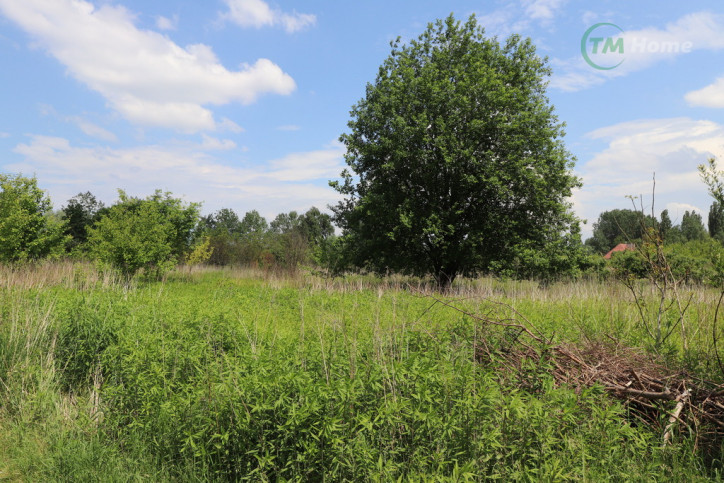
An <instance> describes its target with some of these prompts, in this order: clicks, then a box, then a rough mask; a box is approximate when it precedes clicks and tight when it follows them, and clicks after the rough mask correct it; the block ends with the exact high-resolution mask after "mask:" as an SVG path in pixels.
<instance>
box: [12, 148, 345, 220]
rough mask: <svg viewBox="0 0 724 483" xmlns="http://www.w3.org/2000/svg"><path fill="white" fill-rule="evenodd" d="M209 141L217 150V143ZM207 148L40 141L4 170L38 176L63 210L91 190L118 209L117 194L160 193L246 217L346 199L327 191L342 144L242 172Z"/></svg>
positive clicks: (337, 170)
mask: <svg viewBox="0 0 724 483" xmlns="http://www.w3.org/2000/svg"><path fill="white" fill-rule="evenodd" d="M205 141H206V139H205ZM209 141H210V144H213V143H214V141H213V140H212V138H209ZM216 141H218V142H219V143H220V144H221V145H223V144H224V141H219V140H216ZM205 149H208V146H203V145H196V146H194V145H188V144H183V145H175V146H170V147H169V146H142V147H133V148H121V149H111V148H108V147H77V146H73V145H71V143H70V142H69V141H68V140H66V139H63V138H57V137H48V136H33V137H32V138H31V140H30V142H28V143H23V144H19V145H18V146H16V147H15V149H14V151H15V152H16V153H18V154H20V155H21V156H22V157H23V161H22V162H20V163H16V164H11V165H5V166H2V168H3V169H5V170H8V171H11V172H25V173H33V172H34V173H38V174H39V182H40V184H41V185H42V186H43V187H44V188H46V189H48V191H49V192H50V194H51V198H52V199H53V201H54V203H55V204H56V206H58V205H60V204H62V203H63V201H64V200H67V199H69V198H70V197H72V196H74V195H75V194H76V193H78V192H80V191H87V190H90V191H91V192H93V194H95V195H96V196H98V197H99V198H100V199H102V200H104V201H106V202H110V201H113V200H114V199H115V195H116V189H117V188H122V189H125V190H127V191H128V192H129V194H132V195H138V196H145V195H148V194H150V193H152V192H153V190H155V189H157V188H160V189H164V190H170V191H172V192H173V193H174V194H176V195H177V196H180V195H185V196H186V198H187V199H189V200H190V201H204V211H205V212H211V211H214V210H217V209H219V208H222V207H231V208H234V209H237V210H239V211H241V212H243V211H246V210H251V209H257V210H259V211H260V212H261V213H262V214H263V215H264V216H275V215H276V214H278V213H280V212H286V211H290V210H298V211H303V210H306V209H308V208H309V207H311V206H317V207H318V208H320V209H322V208H324V207H326V206H327V205H328V204H330V203H335V202H336V201H337V200H339V199H340V197H339V195H338V194H337V193H336V192H334V190H332V189H331V188H329V187H328V186H327V180H328V179H331V178H337V177H338V176H339V173H340V172H341V170H342V168H343V166H344V162H343V154H344V147H343V146H342V145H340V144H339V143H334V144H331V145H329V146H326V147H324V148H323V149H320V150H316V151H310V152H302V153H292V154H289V155H287V156H284V157H282V158H280V159H277V160H273V161H270V162H268V163H264V164H263V165H246V166H242V167H236V166H229V165H227V164H222V163H220V162H219V161H217V160H216V159H215V158H214V157H213V156H211V155H210V154H209V153H208V152H205V151H204V150H205Z"/></svg>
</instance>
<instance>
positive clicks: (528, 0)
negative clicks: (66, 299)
mask: <svg viewBox="0 0 724 483" xmlns="http://www.w3.org/2000/svg"><path fill="white" fill-rule="evenodd" d="M451 13H453V14H454V15H455V17H456V18H458V19H460V20H466V19H467V18H468V17H469V16H470V15H472V14H475V15H476V16H477V18H478V22H479V23H480V25H482V26H483V27H484V28H485V31H486V34H487V35H488V36H490V37H492V36H497V37H498V39H499V40H500V41H504V39H506V38H507V37H508V36H509V35H511V34H513V33H518V34H521V35H523V36H525V37H530V38H531V39H532V40H533V43H534V44H535V45H536V47H537V52H538V54H539V55H540V56H541V57H547V58H548V62H549V65H550V67H551V68H552V69H553V74H552V76H551V77H550V78H549V84H548V90H547V96H548V98H549V100H550V102H551V104H552V105H553V106H555V112H556V115H557V116H558V119H559V120H560V121H562V122H564V123H565V124H566V128H565V131H566V136H565V138H564V142H565V145H566V147H567V149H568V150H569V151H570V153H571V154H572V156H574V157H575V160H576V161H575V168H574V172H575V174H576V175H577V176H579V177H580V178H581V180H582V182H583V186H582V188H581V189H578V190H576V191H575V192H574V194H573V196H572V197H571V200H570V201H571V202H572V204H573V208H574V211H575V213H576V214H577V215H578V216H579V217H580V218H581V219H582V220H586V221H587V223H586V224H584V225H582V229H583V236H584V238H587V237H588V236H590V235H591V231H592V225H593V223H594V222H595V221H596V220H597V218H598V215H599V214H600V213H601V212H602V211H605V210H611V209H615V208H631V207H632V202H631V200H630V199H629V198H627V196H633V197H634V198H636V199H637V200H638V201H637V205H639V204H640V205H643V207H644V209H645V210H646V211H647V213H648V212H651V210H652V209H653V211H654V213H655V214H657V215H658V214H659V213H660V212H661V210H663V209H668V210H669V213H670V216H671V218H672V220H673V221H674V223H675V224H676V223H677V221H680V220H681V217H682V215H683V214H684V212H685V211H686V210H696V211H698V212H700V213H701V214H702V215H703V217H704V219H705V220H706V214H707V213H708V210H709V206H710V205H711V198H710V197H709V195H708V194H707V190H706V187H705V186H704V184H703V183H702V182H701V180H700V178H699V175H698V173H697V165H699V164H702V163H705V162H706V161H707V159H708V158H710V157H712V156H714V157H718V158H720V159H722V158H724V5H722V4H721V2H720V1H714V0H700V1H697V2H692V3H688V2H673V1H649V0H638V1H636V2H621V1H607V0H601V1H598V2H590V1H580V0H579V1H575V0H518V1H483V0H477V1H466V0H450V1H446V2H440V1H414V2H412V1H407V0H398V1H395V2H389V1H385V2H381V1H378V0H368V1H366V2H346V1H342V2H340V1H336V2H333V1H329V0H326V1H323V0H309V1H296V2H295V1H291V0H278V1H273V0H269V1H267V0H206V1H203V2H200V1H197V0H156V1H154V2H148V1H142V0H22V1H19V0H0V62H2V68H1V69H0V86H2V89H0V106H2V108H1V109H0V172H4V173H15V174H17V173H22V174H24V175H27V176H31V175H35V176H36V177H37V179H38V184H39V185H40V187H41V188H43V189H45V190H47V192H48V193H49V195H50V197H51V199H52V201H53V203H54V206H55V208H56V209H59V208H61V207H62V206H64V205H65V204H66V203H67V201H68V200H69V199H70V198H71V197H73V196H75V195H76V194H78V193H81V192H86V191H90V192H92V193H93V194H94V195H95V196H96V197H97V198H98V199H100V200H102V201H104V202H105V203H106V204H111V203H113V202H114V201H115V200H116V199H117V190H118V189H123V190H124V191H126V192H127V193H128V194H129V195H132V196H141V197H145V196H147V195H149V194H152V193H153V192H154V190H156V189H162V190H164V191H171V192H172V193H173V194H174V195H176V196H179V197H183V199H184V200H185V201H187V202H202V203H203V205H202V212H203V213H207V214H208V213H212V212H214V211H216V210H218V209H220V208H232V209H234V210H235V211H236V212H237V213H238V214H239V215H240V216H241V215H243V213H245V212H246V211H249V210H253V209H256V210H258V211H259V212H260V213H261V214H262V215H264V216H265V217H267V218H268V219H272V218H273V217H274V216H276V215H277V214H278V213H281V212H288V211H291V210H296V211H299V212H304V211H306V210H307V209H309V208H310V207H311V206H317V207H318V208H320V209H323V210H325V209H326V207H327V206H328V205H330V204H335V203H336V202H337V201H338V200H339V194H337V193H336V192H335V191H334V190H333V189H331V188H330V187H329V186H328V181H329V180H331V179H338V177H339V174H340V172H341V171H342V169H343V168H344V167H345V163H344V158H343V156H344V146H343V145H342V144H341V143H340V142H339V136H340V135H341V134H342V133H344V132H348V127H347V122H348V121H349V119H350V109H351V107H352V106H353V105H354V104H355V103H356V102H358V101H359V100H360V99H361V98H362V97H363V96H364V93H365V86H366V84H367V83H369V82H374V80H375V76H376V74H377V70H378V68H379V66H380V64H381V63H382V62H383V61H384V60H385V58H386V57H387V56H388V55H389V54H390V42H391V41H392V40H394V39H396V38H397V37H400V38H401V39H402V40H403V41H406V40H411V39H415V38H417V37H418V36H419V35H420V34H421V33H422V32H423V31H424V30H425V28H426V26H427V24H428V23H429V22H434V21H435V20H436V19H439V18H445V17H447V16H448V15H450V14H451ZM722 163H724V161H722ZM654 178H655V198H654V197H653V196H652V191H653V188H654V183H653V180H654ZM652 203H653V206H652Z"/></svg>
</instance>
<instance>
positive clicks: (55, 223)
mask: <svg viewBox="0 0 724 483" xmlns="http://www.w3.org/2000/svg"><path fill="white" fill-rule="evenodd" d="M200 208H201V205H200V204H198V203H186V202H184V201H183V200H181V199H179V198H176V197H174V196H173V194H172V193H169V192H162V191H160V190H157V191H156V192H155V193H153V194H152V195H150V196H148V197H146V198H138V197H132V196H129V195H128V194H126V193H125V192H124V191H122V190H119V198H118V200H117V201H116V202H115V203H114V204H113V205H111V206H105V205H104V204H103V203H102V202H101V201H99V200H98V199H97V198H96V197H95V196H94V195H93V194H92V193H90V192H85V193H79V194H78V195H77V196H75V197H73V198H71V199H70V200H68V202H67V203H66V204H65V205H64V206H63V207H62V209H61V210H59V211H55V212H54V211H53V210H52V204H51V201H50V198H49V197H48V195H47V194H46V193H45V192H44V191H43V190H41V189H40V188H39V187H38V184H37V180H36V179H35V178H29V177H24V176H22V175H0V262H11V263H17V262H27V261H35V260H40V259H45V258H59V257H64V256H65V257H71V258H80V259H91V260H95V261H97V262H99V263H100V264H103V265H107V266H110V267H113V268H114V269H117V270H118V271H119V272H121V273H122V274H123V275H124V276H126V277H132V276H134V275H136V274H138V273H145V274H146V275H149V276H160V275H162V274H163V273H165V272H167V271H169V270H171V269H173V268H174V267H176V266H177V265H179V264H195V263H209V264H213V265H220V266H222V265H247V266H248V265H255V266H260V267H262V268H265V269H276V268H281V269H292V270H293V269H295V268H296V267H298V266H299V265H301V264H313V265H315V266H320V267H321V266H324V267H328V266H329V265H330V263H332V260H333V256H332V255H331V253H332V250H333V249H334V247H335V242H336V237H335V234H334V227H333V225H332V221H331V217H330V216H329V215H327V214H325V213H322V212H320V211H319V209H317V208H314V207H313V208H311V209H309V210H308V211H307V212H306V213H304V214H298V213H297V212H295V211H292V212H289V213H282V214H280V215H278V216H277V217H276V218H275V219H274V220H272V221H271V222H267V220H266V219H265V218H264V217H262V216H261V215H260V214H259V213H258V212H257V211H255V210H254V211H250V212H247V213H246V214H245V215H244V216H243V217H242V218H239V216H238V215H237V214H236V213H235V212H234V211H233V210H231V209H228V208H224V209H221V210H219V211H217V212H216V213H213V214H210V215H207V216H201V214H200Z"/></svg>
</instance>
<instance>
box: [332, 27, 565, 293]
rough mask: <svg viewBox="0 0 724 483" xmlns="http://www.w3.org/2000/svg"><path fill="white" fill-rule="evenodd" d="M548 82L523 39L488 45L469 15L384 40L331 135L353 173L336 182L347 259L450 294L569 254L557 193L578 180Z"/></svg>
mask: <svg viewBox="0 0 724 483" xmlns="http://www.w3.org/2000/svg"><path fill="white" fill-rule="evenodd" d="M550 74H551V70H550V68H549V67H548V66H547V62H546V60H545V59H541V58H540V57H539V56H537V55H536V51H535V47H534V46H533V44H532V42H531V41H530V39H522V38H521V37H519V36H518V35H513V36H511V37H510V38H508V40H507V41H506V42H504V43H503V44H501V43H499V42H498V41H497V39H495V38H492V39H491V38H486V37H485V35H484V29H483V28H482V27H479V26H478V24H477V21H476V19H475V17H474V16H471V17H470V19H469V20H468V21H467V22H466V23H464V24H461V23H460V22H458V21H456V20H455V18H454V17H453V16H452V15H451V16H450V17H448V18H447V19H445V20H438V21H437V22H436V23H435V24H430V25H428V27H427V29H426V30H425V32H424V33H423V34H422V35H421V36H420V37H419V38H418V39H417V40H413V41H411V42H409V43H408V44H405V45H401V42H400V40H399V39H398V40H397V41H396V42H393V43H392V52H391V54H390V56H389V57H388V58H387V59H386V60H385V61H384V63H383V64H382V66H381V67H380V68H379V73H378V75H377V78H376V80H375V82H374V84H368V85H367V89H366V95H365V97H364V98H363V99H361V100H360V101H359V102H358V103H357V104H356V105H355V106H353V108H352V111H351V117H352V119H351V121H350V122H349V123H348V126H349V128H350V132H349V133H348V134H343V135H342V136H341V138H340V140H341V141H342V142H343V143H344V145H345V146H346V148H347V153H346V156H345V160H346V163H347V165H348V166H349V170H345V171H344V172H343V173H342V178H343V179H342V181H341V182H337V181H333V182H331V184H332V186H333V187H334V188H336V189H337V191H339V192H340V193H342V194H343V195H345V199H344V200H343V201H341V202H340V203H339V204H338V205H337V206H336V207H335V209H334V212H335V221H336V222H337V224H338V225H339V226H340V227H341V228H342V229H343V231H344V235H345V240H346V245H347V247H349V249H350V256H351V257H352V260H353V262H354V263H355V264H356V265H358V266H363V267H367V268H370V269H373V270H377V271H385V270H387V269H394V270H399V271H403V272H408V273H414V274H432V275H433V276H434V277H435V279H436V281H437V282H438V284H439V285H440V286H441V287H442V288H445V287H447V285H448V284H449V283H451V282H452V280H453V279H454V278H455V277H456V276H457V275H458V274H460V273H471V272H475V271H484V270H489V269H490V268H491V267H492V266H493V265H496V266H504V265H506V264H510V263H514V262H516V261H520V260H525V259H526V257H527V255H529V254H530V253H532V252H534V251H538V250H543V249H544V248H546V247H560V248H561V249H565V247H566V246H568V244H567V243H560V241H561V239H565V238H566V237H569V238H570V237H574V238H575V237H576V236H578V235H577V225H578V220H577V219H576V218H575V217H574V216H573V215H572V213H571V210H570V205H569V203H568V202H567V201H566V199H567V197H568V196H570V195H571V190H572V188H574V187H576V186H579V180H578V179H577V178H576V177H575V176H573V175H572V173H571V169H572V167H573V158H572V156H571V155H570V153H569V152H568V151H567V150H566V149H565V147H564V145H563V141H562V136H563V134H564V133H563V124H562V123H561V122H559V120H558V119H557V117H556V115H555V114H554V109H553V106H552V105H551V104H550V102H549V100H548V98H547V97H546V95H545V90H546V85H547V78H548V77H549V76H550ZM541 253H543V252H541ZM552 266H560V263H556V264H553V265H552Z"/></svg>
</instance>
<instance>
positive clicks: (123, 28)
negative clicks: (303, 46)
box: [0, 0, 296, 132]
mask: <svg viewBox="0 0 724 483" xmlns="http://www.w3.org/2000/svg"><path fill="white" fill-rule="evenodd" d="M0 12H2V13H3V14H4V15H5V16H6V17H8V18H9V19H10V20H12V21H13V22H15V23H17V24H18V25H19V26H20V27H21V28H22V29H24V30H25V31H26V32H27V33H28V34H30V36H31V37H32V38H33V39H34V41H35V42H36V44H37V45H39V46H41V47H42V48H43V49H45V50H47V51H48V52H49V53H50V54H51V55H52V56H53V57H55V58H56V59H57V60H58V61H59V62H61V63H62V64H63V65H65V67H66V68H67V70H68V72H69V74H71V75H72V76H73V77H74V78H76V79H77V80H78V81H80V82H82V83H84V84H85V85H87V86H88V87H90V88H91V89H93V90H95V91H97V92H99V93H100V94H101V95H103V96H104V97H105V98H106V99H107V101H108V104H109V105H110V106H111V107H112V108H113V109H115V110H116V111H118V112H119V113H120V114H121V115H123V116H124V117H125V118H126V119H128V120H129V121H131V122H133V123H137V124H141V125H148V126H160V127H167V128H173V129H177V130H180V131H184V132H198V131H202V130H213V129H215V128H216V127H217V123H216V122H215V120H214V117H213V114H212V112H211V110H210V109H209V108H208V107H207V106H208V105H222V104H227V103H230V102H240V103H242V104H249V103H251V102H254V101H255V100H256V99H257V98H258V97H259V96H260V95H263V94H267V93H270V94H282V95H284V94H290V93H291V92H292V91H294V89H295V88H296V85H295V82H294V80H293V79H292V78H291V77H290V76H289V75H288V74H286V73H284V72H283V71H282V69H281V68H280V67H279V66H277V65H276V64H274V63H273V62H272V61H270V60H268V59H258V60H257V61H256V62H254V63H253V64H242V65H241V67H240V69H239V70H237V71H230V70H228V69H227V68H226V67H224V66H223V65H222V64H221V63H220V62H219V60H218V59H217V57H216V55H215V54H214V52H213V51H212V49H211V48H210V47H208V46H207V45H203V44H195V45H189V46H187V47H180V46H178V45H177V44H175V43H174V42H172V41H171V40H170V39H169V38H168V37H166V36H164V35H162V34H159V33H157V32H153V31H148V30H141V29H139V28H137V27H136V26H135V25H134V16H133V14H132V13H130V12H129V11H128V10H126V9H125V8H123V7H121V6H112V5H108V4H104V5H102V6H100V7H98V8H96V7H95V6H94V5H93V4H91V3H89V2H87V1H84V0H23V1H22V2H18V1H16V0H0Z"/></svg>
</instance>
